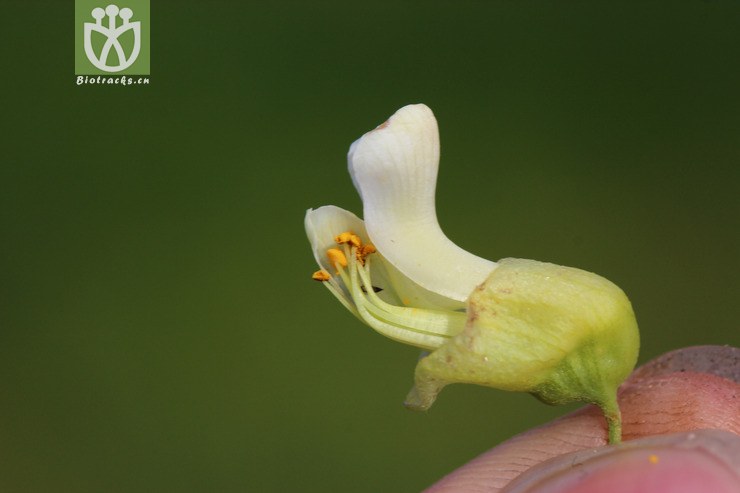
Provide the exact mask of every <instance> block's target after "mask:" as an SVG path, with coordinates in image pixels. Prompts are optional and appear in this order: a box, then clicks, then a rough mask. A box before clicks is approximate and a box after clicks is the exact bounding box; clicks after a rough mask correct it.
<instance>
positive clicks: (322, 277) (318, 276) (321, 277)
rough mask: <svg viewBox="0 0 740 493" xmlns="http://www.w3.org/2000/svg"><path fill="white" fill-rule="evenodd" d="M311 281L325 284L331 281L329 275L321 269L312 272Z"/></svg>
mask: <svg viewBox="0 0 740 493" xmlns="http://www.w3.org/2000/svg"><path fill="white" fill-rule="evenodd" d="M311 279H313V280H314V281H320V282H326V281H328V280H329V279H331V274H329V273H328V272H326V271H325V270H324V269H321V270H317V271H316V272H314V273H313V275H312V276H311Z"/></svg>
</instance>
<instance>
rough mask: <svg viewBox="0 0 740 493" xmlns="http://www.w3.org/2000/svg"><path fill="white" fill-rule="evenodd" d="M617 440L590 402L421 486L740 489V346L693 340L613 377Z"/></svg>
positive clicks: (626, 491) (607, 491)
mask: <svg viewBox="0 0 740 493" xmlns="http://www.w3.org/2000/svg"><path fill="white" fill-rule="evenodd" d="M619 404H620V407H621V409H622V416H623V420H624V429H623V439H624V443H623V444H622V445H619V446H606V425H605V423H604V418H603V417H602V415H601V413H600V412H599V411H598V410H597V409H596V408H594V407H593V406H588V407H585V408H582V409H580V410H578V411H576V412H574V413H571V414H569V415H567V416H564V417H562V418H559V419H557V420H555V421H552V422H550V423H548V424H545V425H543V426H541V427H538V428H535V429H533V430H530V431H527V432H525V433H522V434H520V435H517V436H515V437H513V438H511V439H509V440H507V441H506V442H504V443H502V444H501V445H499V446H497V447H495V448H493V449H491V450H489V451H488V452H485V453H484V454H482V455H481V456H479V457H477V458H475V459H473V460H472V461H471V462H469V463H467V464H465V465H463V466H462V467H460V468H459V469H457V470H455V471H453V472H452V473H450V474H449V475H447V476H446V477H444V478H442V479H441V480H440V481H439V482H437V483H436V484H434V485H433V486H431V487H430V488H428V489H427V490H425V492H424V493H452V492H454V493H483V492H487V493H496V492H507V493H524V492H527V493H560V492H568V493H582V492H588V491H599V492H602V493H617V492H619V493H642V492H645V493H647V492H651V493H662V492H665V493H668V492H670V493H684V492H687V493H688V492H695V491H712V492H713V493H725V492H727V493H731V492H734V493H737V492H738V491H740V349H738V348H732V347H728V346H699V347H693V348H685V349H680V350H678V351H674V352H671V353H667V354H665V355H663V356H661V357H659V358H657V359H655V360H653V361H651V362H649V363H647V364H646V365H644V366H642V367H641V368H638V369H637V370H636V371H635V372H633V374H632V375H631V376H630V378H629V379H628V380H627V381H626V382H625V383H624V384H623V385H622V386H621V387H620V391H619Z"/></svg>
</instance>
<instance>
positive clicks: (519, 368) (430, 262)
mask: <svg viewBox="0 0 740 493" xmlns="http://www.w3.org/2000/svg"><path fill="white" fill-rule="evenodd" d="M348 159H349V171H350V174H351V175H352V180H353V182H354V184H355V187H356V188H357V190H358V192H359V193H360V196H361V197H362V202H363V208H364V215H365V222H363V221H362V220H360V219H359V218H357V216H355V215H354V214H352V213H351V212H347V211H345V210H343V209H340V208H338V207H334V206H325V207H321V208H319V209H316V210H309V211H308V212H307V213H306V233H307V234H308V238H309V240H310V242H311V246H312V248H313V252H314V256H315V257H316V261H317V262H318V264H319V266H320V267H321V270H319V271H318V272H316V273H315V274H314V279H316V280H319V281H322V282H323V284H324V285H325V286H326V287H327V288H329V290H330V291H331V292H332V293H333V294H334V295H335V296H336V297H337V298H338V299H339V301H340V302H342V304H343V305H344V306H345V307H347V309H349V310H350V311H351V312H352V313H354V314H355V315H356V316H357V317H358V318H360V319H361V320H362V321H364V322H365V323H367V324H368V325H369V326H370V327H372V328H374V329H375V330H377V331H378V332H380V333H381V334H383V335H386V336H388V337H390V338H392V339H395V340H398V341H401V342H404V343H407V344H412V345H415V346H418V347H421V348H423V349H426V350H433V351H432V352H431V353H430V354H428V355H425V356H424V357H422V358H421V359H420V360H419V362H418V363H417V366H416V370H415V378H414V380H415V384H414V387H413V388H412V389H411V392H409V394H408V396H407V398H406V405H407V406H408V407H410V408H412V409H419V410H424V409H428V408H429V407H430V406H431V405H432V403H433V402H434V400H435V399H436V398H437V395H438V394H439V392H440V391H441V390H442V388H443V387H444V386H446V385H448V384H450V383H456V382H465V383H475V384H479V385H487V386H490V387H495V388H499V389H504V390H512V391H521V392H530V393H532V394H534V395H535V396H537V397H538V398H539V399H540V400H542V401H544V402H547V403H551V404H561V403H565V402H570V401H573V400H579V401H585V402H590V403H593V404H597V405H598V406H600V407H601V409H602V410H603V412H604V415H605V417H606V420H607V423H608V428H609V440H610V441H611V442H612V443H616V442H618V441H619V440H620V437H621V417H620V413H619V407H618V405H617V400H616V396H617V387H618V386H619V384H620V383H621V382H622V381H624V379H625V378H626V377H627V375H628V374H629V373H630V371H631V370H632V368H634V365H635V362H636V360H637V353H638V349H639V333H638V329H637V322H636V320H635V316H634V313H633V311H632V307H631V305H630V302H629V300H628V299H627V296H626V295H625V294H624V292H622V290H621V289H619V287H617V286H616V285H614V284H613V283H611V282H610V281H609V280H607V279H605V278H603V277H600V276H598V275H596V274H593V273H591V272H586V271H583V270H580V269H574V268H572V267H562V266H559V265H554V264H549V263H545V262H537V261H534V260H524V259H503V260H500V261H499V262H490V261H488V260H484V259H482V258H479V257H476V256H475V255H472V254H470V253H468V252H466V251H465V250H462V249H461V248H459V247H458V246H456V245H455V244H454V243H452V242H451V241H450V240H449V239H448V238H447V237H446V236H445V235H444V233H442V230H441V229H440V227H439V223H438V222H437V215H436V212H435V207H434V190H435V186H436V182H437V168H438V165H439V136H438V133H437V122H436V120H435V119H434V115H432V112H431V111H430V110H429V108H427V107H426V106H424V105H421V104H418V105H412V106H406V107H404V108H401V109H400V110H398V111H397V112H396V114H394V115H393V116H392V117H391V118H390V119H389V120H388V121H387V122H385V123H383V124H382V125H380V126H379V127H378V128H376V129H375V130H373V131H371V132H368V133H367V134H365V135H363V136H362V138H360V139H359V140H358V141H356V142H355V143H354V144H352V146H351V147H350V150H349V156H348Z"/></svg>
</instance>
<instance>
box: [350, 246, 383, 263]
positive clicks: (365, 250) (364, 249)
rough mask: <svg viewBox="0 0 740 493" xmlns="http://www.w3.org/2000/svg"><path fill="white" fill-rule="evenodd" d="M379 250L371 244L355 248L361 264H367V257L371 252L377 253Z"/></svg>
mask: <svg viewBox="0 0 740 493" xmlns="http://www.w3.org/2000/svg"><path fill="white" fill-rule="evenodd" d="M377 251H378V250H377V249H376V248H375V247H374V246H373V245H372V244H371V243H368V244H367V245H362V246H360V247H358V248H357V249H356V250H355V257H357V261H358V262H360V264H362V265H365V258H366V257H367V256H368V255H370V254H371V253H375V252H377Z"/></svg>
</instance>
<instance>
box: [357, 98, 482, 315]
mask: <svg viewBox="0 0 740 493" xmlns="http://www.w3.org/2000/svg"><path fill="white" fill-rule="evenodd" d="M347 158H348V162H349V171H350V174H351V175H352V181H353V182H354V184H355V188H357V190H358V192H359V193H360V196H361V197H362V202H363V205H364V216H365V226H366V228H367V232H368V233H369V235H370V239H371V240H372V242H373V243H374V244H375V246H376V247H377V248H378V251H379V252H381V253H382V254H383V256H384V257H385V258H386V259H387V260H388V261H389V262H390V263H391V264H392V265H393V266H395V267H396V268H397V269H398V270H399V271H400V272H401V273H403V274H404V275H405V276H407V277H409V278H410V279H411V280H412V281H414V282H415V283H417V284H419V285H420V286H422V287H423V288H426V289H428V290H430V291H432V292H434V293H437V294H440V295H442V296H444V297H446V298H452V299H454V300H457V301H465V300H466V299H467V298H468V296H469V295H470V293H471V292H472V291H473V289H474V288H475V287H476V286H477V285H478V284H480V283H482V282H483V281H484V280H485V279H486V278H487V277H488V275H489V274H490V273H491V271H493V269H495V268H496V263H495V262H491V261H488V260H485V259H483V258H480V257H477V256H475V255H473V254H471V253H468V252H467V251H465V250H463V249H462V248H460V247H458V246H457V245H455V244H454V243H453V242H452V241H450V240H449V239H448V238H447V237H446V236H445V234H444V233H443V232H442V229H441V228H440V227H439V223H438V222H437V214H436V210H435V207H434V192H435V188H436V183H437V169H438V167H439V133H438V130H437V121H436V120H435V118H434V114H433V113H432V111H431V110H430V109H429V108H428V107H426V106H425V105H423V104H416V105H409V106H404V107H403V108H401V109H400V110H398V111H397V112H396V113H395V114H394V115H393V116H391V117H390V119H389V120H388V121H387V122H385V123H383V124H382V125H380V126H379V127H378V128H376V129H375V130H372V131H370V132H368V133H366V134H365V135H363V136H362V137H361V138H360V139H359V140H357V141H355V142H354V143H353V144H352V146H351V147H350V149H349V155H348V156H347Z"/></svg>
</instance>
